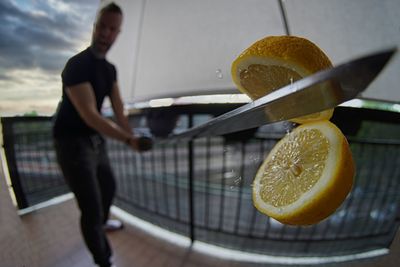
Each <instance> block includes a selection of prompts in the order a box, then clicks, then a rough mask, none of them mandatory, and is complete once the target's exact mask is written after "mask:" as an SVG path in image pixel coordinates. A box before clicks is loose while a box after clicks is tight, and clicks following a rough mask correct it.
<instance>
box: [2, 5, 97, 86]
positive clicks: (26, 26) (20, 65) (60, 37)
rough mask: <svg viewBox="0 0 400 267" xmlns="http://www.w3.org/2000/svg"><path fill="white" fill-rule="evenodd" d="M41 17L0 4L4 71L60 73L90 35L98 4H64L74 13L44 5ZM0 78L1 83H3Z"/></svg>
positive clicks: (14, 6)
mask: <svg viewBox="0 0 400 267" xmlns="http://www.w3.org/2000/svg"><path fill="white" fill-rule="evenodd" d="M41 2H43V3H41V4H42V6H41V10H40V11H41V12H42V13H44V14H45V15H38V14H37V13H34V12H32V11H25V10H22V9H20V8H18V6H16V5H15V4H13V3H12V2H11V1H9V0H2V1H0V65H1V66H2V69H29V68H34V67H35V68H40V69H42V70H44V71H48V72H58V71H60V69H61V68H62V67H63V64H64V63H65V61H66V60H67V58H68V57H69V56H70V55H72V54H73V53H74V52H76V48H77V46H78V45H81V43H80V42H81V41H82V39H83V38H85V37H86V36H87V34H88V33H90V32H91V28H92V25H93V21H92V20H93V17H94V13H95V12H96V10H97V6H98V4H99V0H91V1H87V0H85V1H64V2H65V3H67V4H68V5H70V9H71V12H69V13H65V12H61V11H59V10H55V9H54V7H52V6H51V5H50V4H48V3H46V2H45V1H41ZM3 78H4V75H3V77H1V76H0V79H3Z"/></svg>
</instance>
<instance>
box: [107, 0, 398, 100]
mask: <svg viewBox="0 0 400 267" xmlns="http://www.w3.org/2000/svg"><path fill="white" fill-rule="evenodd" d="M104 2H106V1H103V3H104ZM116 2H118V3H119V4H120V5H121V6H122V7H123V9H124V12H125V19H124V25H123V30H122V32H121V35H120V37H119V39H118V40H117V43H116V44H115V46H114V47H113V49H112V51H111V52H110V57H109V58H110V60H111V61H113V62H115V63H116V65H117V67H118V70H119V80H120V84H121V88H122V91H123V96H124V98H125V100H126V101H137V100H147V99H151V98H158V97H168V96H179V95H196V94H205V93H210V92H237V90H236V88H235V86H234V84H233V83H232V81H231V76H230V66H231V63H232V61H233V60H234V59H235V58H236V57H237V56H238V55H239V54H240V52H241V51H243V50H244V49H245V48H246V47H248V46H249V45H250V44H251V43H253V42H254V41H256V40H258V39H261V38H263V37H264V36H267V35H283V34H286V29H285V24H284V23H283V14H286V18H287V25H288V29H289V33H290V34H292V35H299V36H303V37H306V38H308V39H310V40H311V41H313V42H315V43H316V44H317V45H318V46H320V47H321V48H322V49H323V50H324V51H325V52H326V54H327V55H328V56H329V57H330V58H331V60H332V61H333V63H334V64H339V63H343V62H345V61H347V60H349V59H351V58H353V57H357V56H361V55H364V54H366V53H369V52H373V51H376V50H380V49H384V48H387V47H392V46H399V44H400V20H399V19H398V18H399V17H400V1H398V0H382V1H375V0H351V1H348V0H335V1H330V0H281V1H280V0H268V1H266V0H246V1H241V0H218V1H214V0H204V1H197V0H170V1H164V0H140V1H139V0H138V1H129V0H118V1H116ZM280 4H282V7H283V9H281V7H280ZM282 10H283V11H284V13H282ZM399 69H400V58H399V57H398V56H397V57H396V58H395V59H394V60H393V61H392V62H391V63H390V65H389V66H388V68H386V69H385V70H384V72H383V73H382V74H381V75H380V76H379V77H378V78H377V79H376V80H375V81H374V82H373V84H371V86H370V87H369V88H368V89H367V91H366V92H365V93H364V94H363V96H364V97H368V98H376V99H382V100H390V101H397V102H398V101H400V93H399V89H400V88H399V84H400V76H399V75H398V74H399Z"/></svg>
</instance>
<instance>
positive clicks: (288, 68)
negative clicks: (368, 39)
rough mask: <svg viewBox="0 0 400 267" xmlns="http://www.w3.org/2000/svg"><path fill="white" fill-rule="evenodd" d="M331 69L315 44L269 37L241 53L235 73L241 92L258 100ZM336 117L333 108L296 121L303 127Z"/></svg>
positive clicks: (306, 41)
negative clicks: (303, 124) (312, 122)
mask: <svg viewBox="0 0 400 267" xmlns="http://www.w3.org/2000/svg"><path fill="white" fill-rule="evenodd" d="M330 67H332V63H331V61H330V60H329V58H328V57H327V56H326V55H325V53H324V52H323V51H322V50H321V49H320V48H319V47H318V46H316V45H315V44H314V43H312V42H311V41H309V40H307V39H305V38H301V37H297V36H269V37H266V38H264V39H261V40H259V41H257V42H255V43H254V44H252V45H251V46H250V47H249V48H247V49H246V50H245V51H244V52H243V53H242V54H240V55H239V57H238V58H237V59H236V60H235V61H234V62H233V63H232V69H231V72H232V79H233V82H234V83H235V84H236V86H237V87H238V89H239V90H240V91H241V92H243V93H245V94H247V95H248V96H249V97H250V98H251V99H253V100H255V99H258V98H260V97H262V96H264V95H266V94H268V93H271V92H272V91H274V90H277V89H279V88H282V87H283V86H286V85H288V84H291V83H293V82H295V81H297V80H300V79H302V78H303V77H306V76H309V75H311V74H313V73H315V72H318V71H320V70H323V69H327V68H330ZM332 86H333V85H332ZM332 114H333V109H329V110H324V111H322V112H319V113H315V114H310V115H306V116H302V117H299V118H295V119H292V121H293V122H296V123H300V124H301V123H306V122H311V121H318V120H329V119H330V118H331V117H332Z"/></svg>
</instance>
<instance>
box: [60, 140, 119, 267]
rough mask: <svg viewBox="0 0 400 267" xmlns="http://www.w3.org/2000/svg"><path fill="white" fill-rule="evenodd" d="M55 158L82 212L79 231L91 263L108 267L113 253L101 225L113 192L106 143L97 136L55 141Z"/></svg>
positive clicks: (113, 185)
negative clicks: (91, 257)
mask: <svg viewBox="0 0 400 267" xmlns="http://www.w3.org/2000/svg"><path fill="white" fill-rule="evenodd" d="M55 148H56V153H57V159H58V162H59V165H60V167H61V170H62V172H63V174H64V178H65V180H66V182H67V183H68V185H69V187H70V189H71V191H72V192H73V193H74V195H75V198H76V201H77V204H78V206H79V209H80V211H81V221H80V223H81V231H82V235H83V238H84V240H85V243H86V246H87V247H88V249H89V250H90V252H91V254H92V256H93V259H94V262H95V263H96V264H98V265H99V266H110V265H111V264H110V257H111V254H112V251H111V248H110V245H109V242H108V240H107V237H106V234H105V231H104V229H103V225H104V223H105V221H106V220H107V218H108V215H109V211H110V206H111V204H112V200H113V197H114V193H115V187H116V186H115V179H114V176H113V172H112V170H111V167H110V164H109V160H108V156H107V151H106V146H105V141H104V139H103V138H102V137H100V136H99V135H92V136H86V137H74V138H58V139H56V140H55Z"/></svg>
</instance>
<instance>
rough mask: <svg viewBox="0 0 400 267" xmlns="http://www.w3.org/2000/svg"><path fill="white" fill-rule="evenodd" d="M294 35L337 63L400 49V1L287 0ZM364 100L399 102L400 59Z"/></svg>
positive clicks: (379, 78) (366, 94)
mask: <svg viewBox="0 0 400 267" xmlns="http://www.w3.org/2000/svg"><path fill="white" fill-rule="evenodd" d="M285 8H286V10H287V15H288V24H289V28H290V30H291V34H292V35H301V36H305V37H306V38H308V39H310V40H312V41H313V42H315V43H316V44H318V45H319V46H320V47H321V48H323V50H324V51H325V52H326V53H327V54H328V55H329V57H330V58H331V59H332V61H333V63H334V64H339V63H343V62H345V61H347V60H349V59H351V58H353V57H357V56H362V55H364V54H366V53H371V52H374V51H376V50H380V49H383V48H388V47H392V46H397V47H398V48H399V49H400V1H399V0H379V1H376V0H334V1H332V0H285ZM363 97H368V98H377V99H385V100H391V101H397V102H400V57H399V55H396V57H395V58H394V59H393V60H392V61H391V62H390V65H388V67H387V68H386V69H384V71H383V72H382V73H381V74H380V75H379V76H378V77H377V79H376V80H375V81H373V83H372V84H371V85H370V86H369V87H368V89H367V91H365V92H364V94H363Z"/></svg>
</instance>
